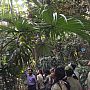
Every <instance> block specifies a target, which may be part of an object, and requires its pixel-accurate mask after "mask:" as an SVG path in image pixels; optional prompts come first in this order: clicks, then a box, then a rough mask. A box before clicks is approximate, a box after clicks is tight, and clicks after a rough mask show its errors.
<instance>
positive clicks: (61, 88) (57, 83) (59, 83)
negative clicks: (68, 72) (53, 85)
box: [57, 82, 62, 90]
mask: <svg viewBox="0 0 90 90" xmlns="http://www.w3.org/2000/svg"><path fill="white" fill-rule="evenodd" d="M57 84H58V85H59V87H60V89H61V90H62V87H61V84H60V83H59V82H57Z"/></svg>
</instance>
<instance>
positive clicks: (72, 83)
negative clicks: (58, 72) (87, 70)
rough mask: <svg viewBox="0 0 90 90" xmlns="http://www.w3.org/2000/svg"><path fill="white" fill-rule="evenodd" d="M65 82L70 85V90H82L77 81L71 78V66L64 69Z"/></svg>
mask: <svg viewBox="0 0 90 90" xmlns="http://www.w3.org/2000/svg"><path fill="white" fill-rule="evenodd" d="M65 71H66V76H67V81H68V82H69V84H70V90H82V88H81V85H80V83H79V80H77V79H75V78H74V77H73V73H74V71H73V68H72V67H71V66H66V67H65Z"/></svg>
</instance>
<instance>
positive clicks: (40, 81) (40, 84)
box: [37, 69, 45, 90]
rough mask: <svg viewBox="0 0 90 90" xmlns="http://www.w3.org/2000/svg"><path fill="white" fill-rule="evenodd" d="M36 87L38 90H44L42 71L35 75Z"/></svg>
mask: <svg viewBox="0 0 90 90" xmlns="http://www.w3.org/2000/svg"><path fill="white" fill-rule="evenodd" d="M37 86H38V90H44V88H45V87H44V78H43V72H42V70H41V69H40V70H38V75H37Z"/></svg>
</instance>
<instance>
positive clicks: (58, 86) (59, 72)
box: [51, 67, 68, 90]
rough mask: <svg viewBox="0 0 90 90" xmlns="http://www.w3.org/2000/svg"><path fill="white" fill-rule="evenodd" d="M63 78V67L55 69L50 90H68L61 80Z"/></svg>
mask: <svg viewBox="0 0 90 90" xmlns="http://www.w3.org/2000/svg"><path fill="white" fill-rule="evenodd" d="M64 77H65V70H64V68H63V67H58V68H56V69H55V73H54V78H55V82H54V84H53V85H52V87H51V90H68V89H67V87H66V85H65V81H63V78H64Z"/></svg>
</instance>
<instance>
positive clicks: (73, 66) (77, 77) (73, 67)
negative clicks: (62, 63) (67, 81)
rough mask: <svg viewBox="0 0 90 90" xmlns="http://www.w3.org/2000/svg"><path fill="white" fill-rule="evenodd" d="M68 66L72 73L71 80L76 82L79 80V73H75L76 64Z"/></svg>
mask: <svg viewBox="0 0 90 90" xmlns="http://www.w3.org/2000/svg"><path fill="white" fill-rule="evenodd" d="M68 66H71V67H72V69H73V71H74V72H73V74H72V76H73V78H75V79H77V80H78V79H79V73H78V71H77V68H76V64H73V63H70V64H69V65H68Z"/></svg>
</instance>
